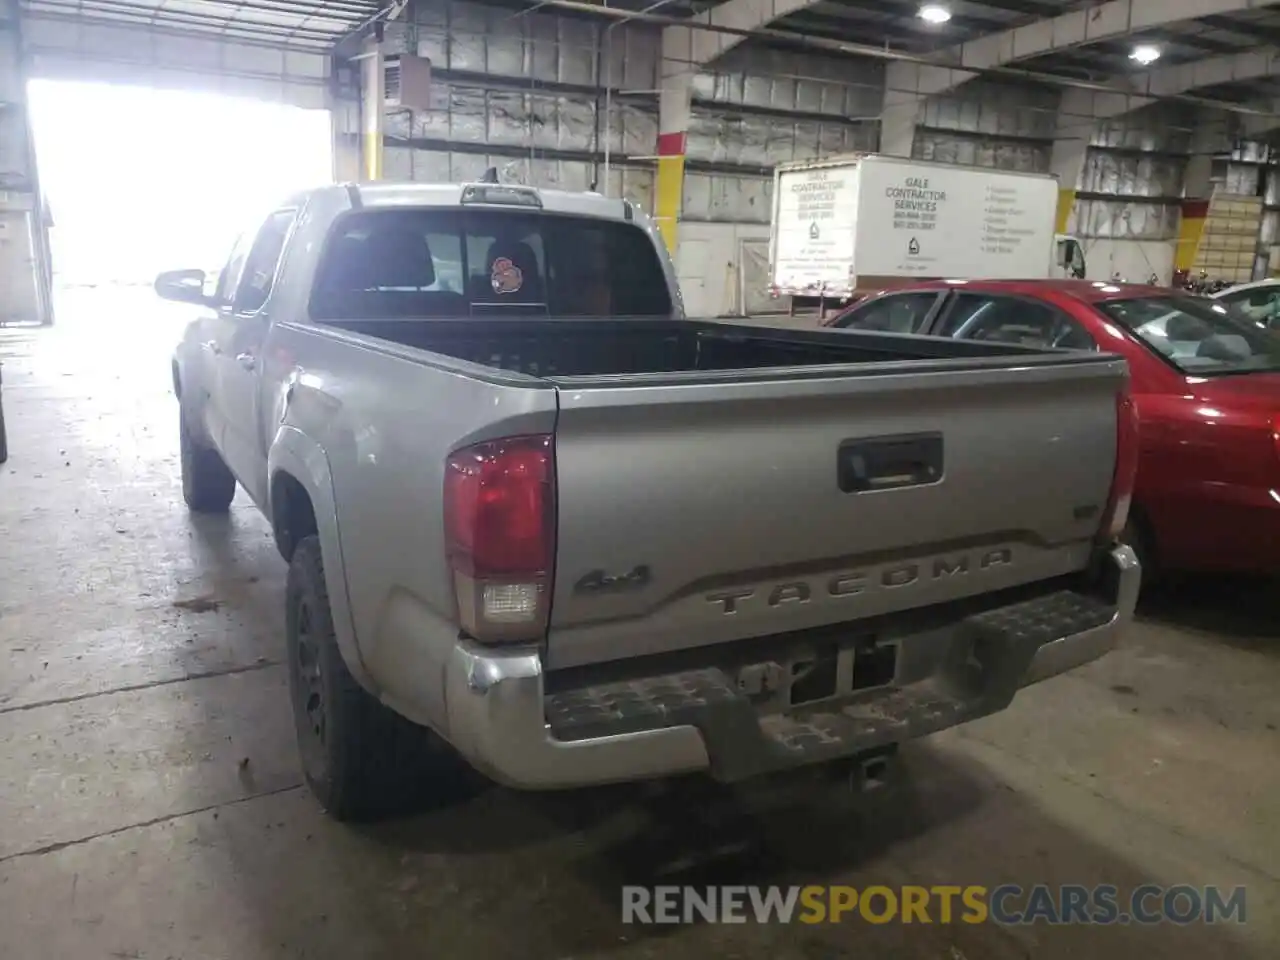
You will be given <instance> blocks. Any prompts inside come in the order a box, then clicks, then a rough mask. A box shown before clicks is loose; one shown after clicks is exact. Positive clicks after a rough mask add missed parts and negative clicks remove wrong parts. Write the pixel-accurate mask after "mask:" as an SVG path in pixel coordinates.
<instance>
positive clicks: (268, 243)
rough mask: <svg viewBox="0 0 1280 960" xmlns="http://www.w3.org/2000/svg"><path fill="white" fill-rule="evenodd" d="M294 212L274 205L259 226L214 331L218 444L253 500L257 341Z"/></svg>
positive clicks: (261, 452)
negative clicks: (216, 341)
mask: <svg viewBox="0 0 1280 960" xmlns="http://www.w3.org/2000/svg"><path fill="white" fill-rule="evenodd" d="M296 216H297V211H296V210H293V209H286V210H277V211H276V212H275V213H273V214H271V216H270V217H268V218H267V222H266V223H264V224H263V225H262V228H261V229H260V230H259V231H258V234H257V236H256V237H255V238H254V241H253V246H252V247H251V248H250V250H249V255H248V257H247V258H246V260H245V265H244V270H243V272H242V273H241V275H240V279H239V282H238V284H237V285H236V290H235V296H234V299H233V300H232V303H231V305H230V309H229V311H228V314H227V317H226V320H225V322H224V324H223V325H222V327H221V330H220V332H219V350H218V352H217V365H218V379H217V387H216V396H215V404H216V406H217V408H218V412H217V417H218V419H219V420H220V421H221V424H222V435H221V438H220V441H219V445H220V447H221V450H222V456H223V459H224V460H226V463H227V466H228V467H229V468H230V469H231V472H232V473H234V474H235V475H236V479H238V480H239V481H240V483H241V484H242V485H243V486H244V488H245V490H247V491H248V492H249V495H250V496H251V497H252V498H253V499H254V501H255V502H257V503H264V502H265V492H266V472H267V465H266V444H265V442H264V440H263V437H262V422H261V420H262V418H261V415H260V414H261V409H262V405H261V394H262V390H261V384H262V377H261V375H260V372H259V371H260V368H261V363H262V358H261V352H262V344H263V342H264V341H265V340H266V337H267V328H268V326H269V325H270V317H269V300H270V297H271V288H272V285H273V284H274V282H275V276H276V270H277V268H278V267H279V265H280V258H281V255H282V254H283V252H284V244H285V240H286V238H287V237H288V235H289V230H290V228H292V226H293V222H294V220H295V219H296Z"/></svg>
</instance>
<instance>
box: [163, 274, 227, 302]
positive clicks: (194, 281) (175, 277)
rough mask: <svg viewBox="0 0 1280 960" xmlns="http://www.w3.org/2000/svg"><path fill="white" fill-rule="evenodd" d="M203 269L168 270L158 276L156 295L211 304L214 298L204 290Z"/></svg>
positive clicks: (169, 298)
mask: <svg viewBox="0 0 1280 960" xmlns="http://www.w3.org/2000/svg"><path fill="white" fill-rule="evenodd" d="M204 281H205V276H204V271H203V270H166V271H165V272H164V273H162V274H160V275H159V276H158V277H156V282H155V284H154V288H155V291H156V295H157V296H160V297H163V298H164V299H165V300H176V301H178V302H179V303H195V304H199V305H200V306H209V305H211V304H212V303H213V298H212V297H209V296H207V295H206V294H205V292H204Z"/></svg>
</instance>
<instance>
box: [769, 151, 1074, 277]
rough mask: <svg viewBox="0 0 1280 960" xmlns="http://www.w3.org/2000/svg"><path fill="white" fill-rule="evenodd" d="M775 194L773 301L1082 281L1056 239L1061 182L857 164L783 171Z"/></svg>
mask: <svg viewBox="0 0 1280 960" xmlns="http://www.w3.org/2000/svg"><path fill="white" fill-rule="evenodd" d="M773 186H774V189H773V220H772V231H771V234H770V246H769V253H770V265H771V266H770V269H771V278H770V281H771V289H770V292H771V293H773V294H774V295H775V296H793V297H824V298H826V299H828V300H841V299H847V298H849V297H851V296H852V295H853V294H854V292H855V291H857V290H866V289H869V288H880V287H884V286H890V285H892V284H893V283H895V282H901V281H903V280H921V279H926V278H971V279H993V278H999V279H1024V278H1034V277H1049V276H1054V275H1071V274H1075V275H1083V273H1084V264H1083V257H1082V256H1081V255H1080V251H1079V245H1078V244H1076V243H1075V241H1074V240H1073V239H1072V238H1067V237H1061V236H1059V235H1056V234H1055V233H1054V224H1055V221H1056V219H1057V208H1058V181H1057V178H1055V177H1050V176H1044V175H1041V174H1028V173H1012V172H1009V171H1005V170H990V169H986V168H981V167H958V166H953V165H950V164H941V163H928V162H924V161H919V160H907V159H904V158H899V157H886V156H877V155H869V154H862V155H850V156H842V157H833V158H830V159H827V160H812V161H803V162H798V163H787V164H781V165H779V166H778V167H777V168H776V169H775V171H774V184H773Z"/></svg>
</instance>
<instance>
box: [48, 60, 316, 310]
mask: <svg viewBox="0 0 1280 960" xmlns="http://www.w3.org/2000/svg"><path fill="white" fill-rule="evenodd" d="M29 96H30V102H31V111H32V121H33V126H34V127H35V138H36V150H37V154H38V160H39V165H40V174H41V186H42V188H43V190H44V193H45V196H46V198H47V200H48V203H49V206H50V209H51V212H52V215H53V222H54V228H53V230H52V233H51V243H52V245H53V257H54V272H55V278H56V282H57V283H58V285H59V286H68V285H72V286H79V285H83V284H117V283H126V284H134V283H150V282H151V280H152V278H153V277H154V276H155V274H156V273H157V272H158V271H160V270H166V269H175V268H185V267H201V268H203V269H205V270H206V271H210V272H215V271H217V270H218V269H220V268H221V266H222V263H223V261H224V260H225V259H226V257H227V255H228V253H229V252H230V248H231V244H232V242H233V241H234V239H235V236H236V235H237V234H238V233H239V232H241V231H243V230H245V229H247V228H249V227H250V226H252V221H253V220H254V218H255V217H257V216H259V215H265V213H266V212H267V211H268V210H269V208H270V207H271V205H272V204H274V203H277V202H280V201H281V200H283V199H285V198H286V197H287V196H288V195H289V194H290V193H291V192H293V191H294V190H297V189H305V188H307V187H312V186H315V185H317V184H321V183H325V182H328V181H330V180H331V179H332V159H331V158H332V141H331V134H330V125H329V114H328V112H327V111H323V110H303V109H300V108H296V107H289V106H285V105H282V104H277V103H266V102H261V101H256V100H248V99H241V98H236V97H229V96H223V95H218V94H210V93H197V92H193V91H179V90H157V89H148V88H143V87H126V86H109V85H105V84H88V83H75V82H66V81H54V80H36V81H33V82H32V83H31V85H30V88H29Z"/></svg>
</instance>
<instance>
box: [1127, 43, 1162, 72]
mask: <svg viewBox="0 0 1280 960" xmlns="http://www.w3.org/2000/svg"><path fill="white" fill-rule="evenodd" d="M1129 59H1130V60H1133V61H1134V62H1135V63H1139V64H1141V65H1142V66H1144V67H1145V66H1148V65H1149V64H1152V63H1155V62H1156V61H1157V60H1159V59H1160V48H1159V47H1153V46H1151V44H1149V43H1140V44H1138V45H1137V46H1136V47H1134V48H1133V50H1132V51H1131V52H1130V53H1129Z"/></svg>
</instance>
